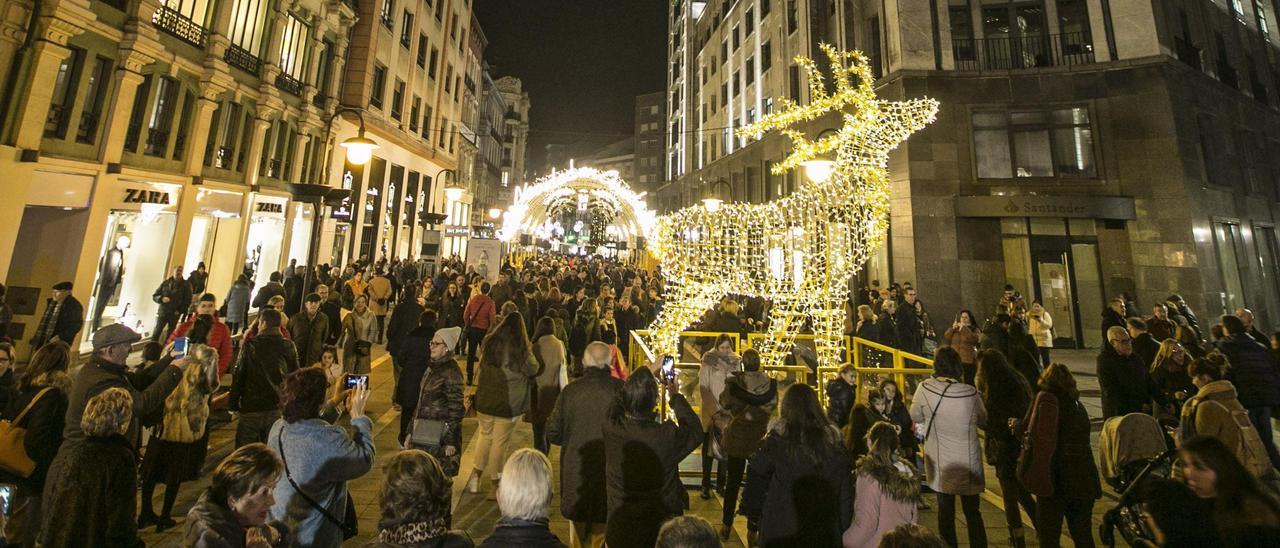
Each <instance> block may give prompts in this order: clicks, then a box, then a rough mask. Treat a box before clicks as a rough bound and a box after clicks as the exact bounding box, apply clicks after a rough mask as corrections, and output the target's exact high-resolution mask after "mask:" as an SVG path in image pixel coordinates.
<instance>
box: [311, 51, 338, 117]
mask: <svg viewBox="0 0 1280 548" xmlns="http://www.w3.org/2000/svg"><path fill="white" fill-rule="evenodd" d="M320 42H321V44H322V45H321V48H320V65H319V66H318V67H316V69H317V70H318V71H319V72H317V73H316V80H317V82H316V100H317V101H322V100H324V98H325V97H328V96H329V94H330V93H331V89H330V88H331V87H332V84H333V50H334V48H335V47H337V46H336V45H334V43H333V42H331V41H330V40H329V39H328V38H325V39H323V40H321V41H320Z"/></svg>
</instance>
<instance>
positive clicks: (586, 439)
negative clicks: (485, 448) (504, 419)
mask: <svg viewBox="0 0 1280 548" xmlns="http://www.w3.org/2000/svg"><path fill="white" fill-rule="evenodd" d="M611 359H612V350H611V349H610V348H609V345H607V344H604V343H602V342H599V341H596V342H593V343H591V344H588V345H587V348H586V350H585V351H584V352H583V353H582V366H583V371H582V376H581V377H578V379H577V380H575V381H573V382H571V383H569V385H568V386H566V387H564V390H562V391H560V397H559V398H558V399H556V406H555V409H553V410H552V411H551V417H550V418H548V419H547V440H548V441H550V442H551V443H553V444H555V445H559V446H560V513H561V514H562V515H564V517H565V519H568V520H570V521H571V522H572V524H571V525H572V526H571V527H570V529H569V545H570V546H574V547H580V546H591V547H593V548H594V547H599V546H603V545H604V533H605V524H606V523H608V518H609V500H608V492H607V490H606V482H605V462H604V426H605V423H606V422H608V420H609V407H610V406H611V405H613V397H614V394H615V393H616V392H617V391H618V389H619V388H621V387H622V381H621V380H619V379H615V378H613V376H612V375H610V372H609V362H610V360H611Z"/></svg>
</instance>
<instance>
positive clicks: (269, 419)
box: [236, 410, 280, 449]
mask: <svg viewBox="0 0 1280 548" xmlns="http://www.w3.org/2000/svg"><path fill="white" fill-rule="evenodd" d="M279 418H280V411H279V410H272V411H250V412H248V413H241V414H240V420H239V421H236V448H237V449H238V448H240V447H244V446H246V445H249V444H250V443H267V434H268V433H270V432H271V425H273V424H275V423H276V420H278V419H279Z"/></svg>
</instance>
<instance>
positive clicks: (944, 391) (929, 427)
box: [920, 382, 955, 441]
mask: <svg viewBox="0 0 1280 548" xmlns="http://www.w3.org/2000/svg"><path fill="white" fill-rule="evenodd" d="M953 384H955V383H952V382H949V383H947V387H946V388H943V389H942V395H941V396H938V404H937V405H935V406H933V413H932V414H930V415H929V424H926V425H925V427H924V438H921V440H920V441H924V440H927V439H929V432H932V431H933V419H935V418H937V417H938V409H939V408H941V407H942V402H943V400H945V399H946V398H947V391H948V390H951V385H953Z"/></svg>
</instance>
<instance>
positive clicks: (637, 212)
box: [498, 167, 655, 249]
mask: <svg viewBox="0 0 1280 548" xmlns="http://www.w3.org/2000/svg"><path fill="white" fill-rule="evenodd" d="M644 198H645V193H643V192H640V193H637V192H635V191H634V190H632V189H631V187H630V186H628V185H627V183H626V181H623V180H622V178H621V177H619V176H618V172H617V171H600V170H598V169H594V168H590V167H579V168H572V169H568V170H564V171H556V172H553V173H552V174H550V175H548V176H546V177H543V178H541V179H539V180H537V181H535V182H534V183H533V184H527V185H524V186H521V187H519V188H517V189H516V191H515V197H514V200H513V202H512V204H511V206H510V207H508V208H507V210H506V212H505V213H504V214H503V219H502V228H501V229H500V230H499V231H498V238H499V239H501V240H503V241H506V242H512V243H522V244H525V245H530V244H532V243H533V242H535V241H551V242H556V241H559V242H562V243H568V242H565V241H564V236H565V234H567V233H568V232H569V228H570V227H564V226H560V227H557V226H556V222H557V220H558V219H559V218H560V217H561V216H563V215H564V213H565V212H566V211H569V210H573V211H576V212H581V213H584V214H587V215H593V216H599V218H605V219H607V224H608V225H610V227H611V228H612V232H611V234H609V239H610V240H613V241H617V242H626V244H627V245H626V246H625V249H637V245H636V244H637V243H638V242H639V240H638V239H639V238H645V237H648V235H649V232H650V230H652V228H653V224H654V220H655V216H654V213H653V211H651V210H650V209H649V208H648V206H647V205H646V204H645V200H644ZM522 236H529V238H522ZM575 245H587V244H582V243H576V244H575ZM619 248H620V249H621V248H622V246H619Z"/></svg>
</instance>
